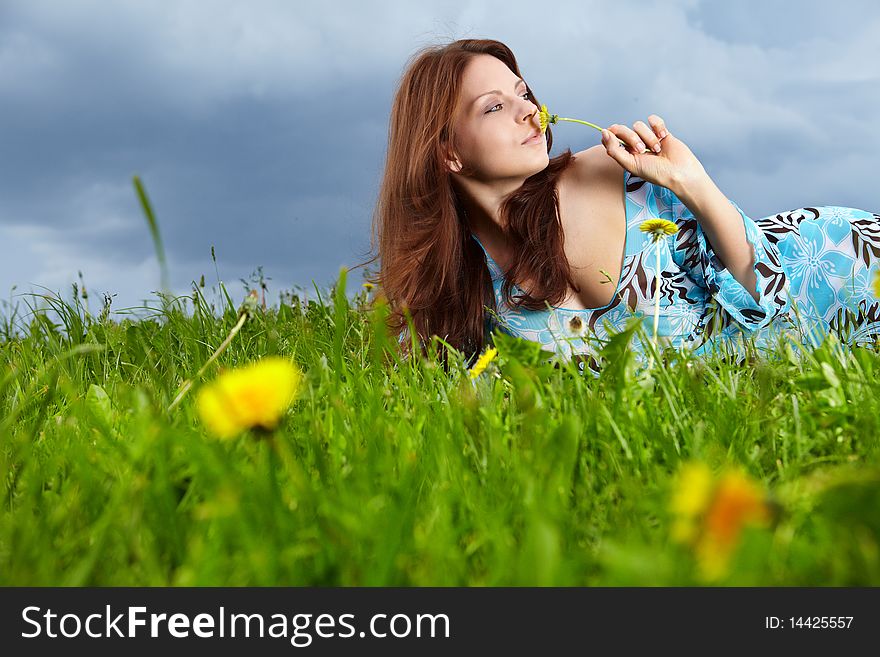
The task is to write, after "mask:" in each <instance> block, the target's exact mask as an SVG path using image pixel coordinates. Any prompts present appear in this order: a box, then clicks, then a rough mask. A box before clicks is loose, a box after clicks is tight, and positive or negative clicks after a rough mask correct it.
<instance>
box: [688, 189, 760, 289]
mask: <svg viewBox="0 0 880 657" xmlns="http://www.w3.org/2000/svg"><path fill="white" fill-rule="evenodd" d="M676 187H679V189H672V192H673V193H674V194H675V195H676V196H677V197H678V198H679V199H681V202H682V203H684V204H685V206H687V208H688V209H689V210H690V211H691V213H692V214H693V215H694V217H695V218H696V219H697V221H698V222H699V224H700V227H701V228H702V229H703V231H704V232H705V233H706V240H707V241H708V242H709V246H710V247H711V248H712V249H713V250H714V251H715V254H716V256H717V257H718V260H720V261H721V264H722V265H723V266H724V267H725V268H726V269H727V271H729V272H730V274H731V275H732V276H733V277H734V278H735V279H736V280H737V281H738V282H739V283H740V285H742V286H743V287H744V288H745V289H746V290H748V292H749V294H751V296H752V298H753V299H754V300H755V301H756V302H757V301H760V295H759V294H758V293H757V291H756V289H755V288H756V284H757V277H756V276H755V252H754V250H753V249H752V246H751V244H750V243H749V241H748V240H747V239H746V231H745V226H744V225H743V221H742V218H741V217H740V214H739V212H738V211H737V209H736V208H735V207H734V206H733V204H732V203H731V202H730V201H729V200H728V198H727V197H726V196H725V195H724V194H722V193H721V190H720V189H718V186H717V185H716V184H715V182H714V181H713V180H712V178H710V177H709V175H708V174H706V175H702V176H700V177H699V178H698V179H697V180H694V181H688V182H686V183H682V184H680V185H676Z"/></svg>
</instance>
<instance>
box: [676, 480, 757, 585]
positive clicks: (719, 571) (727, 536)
mask: <svg viewBox="0 0 880 657" xmlns="http://www.w3.org/2000/svg"><path fill="white" fill-rule="evenodd" d="M670 511H671V512H672V514H673V516H674V520H673V525H672V538H673V540H675V541H677V542H679V543H684V544H686V545H688V546H690V547H691V548H692V549H693V552H694V555H695V556H696V558H697V563H698V564H699V567H700V573H701V575H702V576H703V577H704V578H706V579H709V580H712V579H718V578H719V577H721V576H723V575H724V574H725V572H726V570H727V565H728V562H729V560H730V557H731V556H732V554H733V552H734V551H735V549H736V547H737V545H738V543H739V537H740V534H741V532H742V530H743V529H744V528H745V527H747V526H763V525H766V524H767V522H768V521H769V520H770V518H771V513H770V505H769V504H768V501H767V496H766V494H765V493H764V491H763V490H762V489H761V488H760V486H758V484H756V483H755V482H754V481H753V480H751V479H750V478H748V477H747V476H746V475H744V474H743V473H742V472H740V471H738V470H728V471H726V472H724V473H723V474H722V475H721V476H720V477H719V478H717V479H716V478H715V477H713V475H712V472H711V470H710V469H709V466H707V465H706V464H704V463H690V464H687V465H685V466H683V467H682V469H681V471H680V472H679V475H678V478H677V482H676V490H675V493H674V494H673V496H672V499H671V500H670Z"/></svg>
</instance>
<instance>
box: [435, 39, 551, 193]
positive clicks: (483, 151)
mask: <svg viewBox="0 0 880 657" xmlns="http://www.w3.org/2000/svg"><path fill="white" fill-rule="evenodd" d="M540 130H541V124H540V123H539V122H538V107H537V106H536V105H535V104H534V103H533V102H532V100H531V95H530V94H529V93H528V91H527V87H526V83H525V82H521V81H520V79H519V78H518V77H517V76H516V74H515V73H513V71H511V70H510V69H509V68H507V65H506V64H504V62H502V61H501V60H500V59H497V58H495V57H493V56H492V55H485V54H481V55H476V56H475V57H473V58H472V59H471V61H470V62H468V64H467V66H466V67H465V70H464V75H463V79H462V90H461V96H460V97H459V104H458V110H457V113H456V125H455V132H456V147H457V148H456V151H455V155H456V156H457V158H458V162H453V163H451V167H452V171H454V172H456V173H457V172H458V171H459V170H460V166H459V165H461V164H463V165H466V166H467V167H469V168H471V169H472V170H473V171H474V174H473V178H475V179H477V180H480V181H482V182H492V181H497V180H504V179H510V180H516V181H518V182H519V183H521V182H522V181H523V180H525V179H526V178H528V177H529V176H532V175H534V174H536V173H538V172H539V171H543V170H544V169H546V168H547V165H548V164H549V162H550V156H549V154H548V153H547V136H546V134H542V135H540V136H539V138H538V139H537V140H533V141H531V142H528V143H525V144H524V143H523V142H524V141H525V140H526V139H527V138H528V137H529V136H530V135H532V134H534V133H535V132H539V133H540Z"/></svg>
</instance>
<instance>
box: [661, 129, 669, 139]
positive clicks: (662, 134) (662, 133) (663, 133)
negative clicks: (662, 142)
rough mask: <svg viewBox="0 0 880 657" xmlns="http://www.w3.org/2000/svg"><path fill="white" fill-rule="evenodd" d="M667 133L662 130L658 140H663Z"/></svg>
mask: <svg viewBox="0 0 880 657" xmlns="http://www.w3.org/2000/svg"><path fill="white" fill-rule="evenodd" d="M667 134H668V133H667V132H666V131H665V130H664V131H663V132H661V133H660V139H663V138H664V137H665V136H666V135H667Z"/></svg>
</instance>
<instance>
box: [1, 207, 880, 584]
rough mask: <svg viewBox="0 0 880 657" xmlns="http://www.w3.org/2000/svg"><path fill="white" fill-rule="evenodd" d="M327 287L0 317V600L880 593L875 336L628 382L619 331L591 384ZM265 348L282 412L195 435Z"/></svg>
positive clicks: (73, 302) (365, 294)
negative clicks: (286, 365)
mask: <svg viewBox="0 0 880 657" xmlns="http://www.w3.org/2000/svg"><path fill="white" fill-rule="evenodd" d="M143 202H144V203H145V208H148V207H149V206H148V202H147V201H146V199H145V197H144V199H143ZM150 216H152V215H151V213H150ZM151 225H152V226H155V219H154V218H153V219H151ZM154 239H155V241H156V242H157V248H161V242H160V241H159V240H158V230H157V231H156V232H155V234H154ZM163 261H164V258H163ZM346 287H347V284H346V270H344V269H343V270H342V272H341V273H340V277H339V279H338V280H337V282H336V284H335V285H334V286H332V288H331V289H330V290H328V291H327V292H326V293H321V292H320V291H319V293H318V294H317V295H315V297H316V298H312V299H308V300H306V299H304V298H301V297H300V296H299V295H294V294H288V295H283V296H282V297H281V299H280V302H279V303H277V304H275V303H269V304H267V305H266V306H265V307H263V305H262V304H256V305H254V304H252V305H251V307H250V308H248V309H247V310H246V311H245V310H244V309H242V303H241V302H242V300H240V299H233V298H232V296H233V295H231V294H230V293H229V291H228V290H227V289H226V287H225V285H223V284H222V283H219V282H218V285H216V286H214V287H213V292H214V299H213V300H211V301H209V300H208V298H207V297H206V296H205V294H206V288H204V287H202V286H200V285H199V284H194V285H193V292H192V295H191V296H186V297H180V298H171V297H168V296H165V295H160V299H159V300H160V303H158V304H156V305H155V306H144V307H143V308H142V309H141V312H140V313H139V314H138V315H137V316H136V317H133V318H129V317H125V316H124V315H120V314H118V313H115V315H116V316H114V313H111V312H109V306H108V307H107V308H105V310H104V312H101V313H99V314H98V316H95V315H94V314H92V313H91V312H89V310H88V309H87V307H85V306H84V305H83V303H82V300H81V295H77V294H76V293H75V292H74V294H73V295H72V296H71V298H69V299H67V298H63V297H62V296H60V295H59V294H56V293H47V294H42V295H40V294H32V295H30V297H20V299H24V302H22V301H21V300H19V301H18V302H13V301H10V302H9V303H5V302H4V306H3V307H4V312H3V314H2V316H0V319H2V322H0V324H2V325H0V481H2V486H0V502H2V508H0V584H2V585H5V586H10V585H27V586H48V585H52V586H202V585H206V586H243V585H257V586H263V585H270V586H272V585H285V586H511V585H515V586H519V585H538V586H631V585H637V586H644V585H648V586H655V585H656V586H669V585H673V586H702V585H722V586H743V585H748V586H753V585H760V586H763V585H770V586H877V585H880V458H878V455H880V450H878V434H880V402H878V397H880V395H878V380H880V376H878V374H880V353H878V350H877V348H876V347H846V346H841V344H840V343H839V342H838V341H836V340H835V339H833V337H829V338H828V339H827V340H826V341H825V342H823V343H822V345H821V346H820V347H819V348H817V349H815V350H810V351H808V352H805V353H804V355H795V353H794V351H793V350H791V349H790V348H787V349H786V348H782V347H780V350H779V353H778V354H776V357H775V358H760V359H754V360H750V361H749V362H747V363H746V364H740V365H735V364H732V363H731V362H730V361H729V359H727V360H726V359H723V358H720V357H719V358H715V357H704V358H699V357H693V358H691V357H688V356H687V355H686V354H683V355H681V357H677V358H659V359H658V361H657V362H656V363H655V364H654V365H653V366H652V367H651V368H650V369H649V370H648V371H642V370H638V369H637V368H636V367H635V365H634V361H633V358H632V354H631V348H630V344H631V341H632V340H636V339H639V338H640V335H639V334H641V333H642V332H643V331H642V329H641V328H640V327H638V326H637V325H635V324H634V325H633V327H635V328H631V329H627V331H624V332H623V333H621V334H620V336H618V338H617V339H615V340H612V341H611V342H610V343H609V344H608V345H607V346H606V347H605V349H604V352H603V354H602V355H603V357H604V360H605V362H606V367H605V368H604V369H603V370H602V373H601V375H600V376H599V377H593V376H590V375H584V374H582V373H580V372H579V370H578V368H577V367H576V365H575V364H572V363H567V362H564V361H561V360H559V359H557V358H552V357H549V356H550V354H548V353H545V352H542V351H540V348H539V347H538V346H537V345H535V344H532V343H529V342H526V341H523V340H519V339H516V338H513V337H510V336H507V335H504V334H500V333H496V334H495V336H494V347H495V349H497V354H490V355H489V357H487V358H485V359H483V362H482V363H481V365H480V369H482V371H479V373H476V371H475V370H473V369H471V370H469V369H468V365H469V364H470V363H468V362H466V361H465V359H464V358H463V357H462V356H461V355H460V354H457V353H455V352H453V353H452V356H451V358H450V360H449V364H448V367H447V368H444V367H443V366H442V365H440V364H439V363H438V361H437V359H433V358H430V357H428V358H423V357H414V358H401V357H400V356H399V355H398V353H397V349H396V344H395V340H394V339H393V338H389V337H388V336H387V335H386V333H385V331H384V330H383V328H382V327H383V323H384V319H385V315H386V313H387V307H386V306H385V305H384V304H383V303H372V302H371V300H372V297H373V296H374V294H373V292H372V291H368V290H366V289H363V288H361V289H358V290H357V292H356V293H355V294H352V292H351V291H350V290H349V291H348V292H347V291H346ZM209 291H210V290H209ZM22 305H24V307H22ZM242 319H243V320H244V321H243V323H242ZM237 326H238V327H239V330H238V331H236V332H234V334H233V337H232V339H231V340H229V341H228V343H227V346H226V347H225V348H224V349H223V350H222V352H221V353H220V354H219V355H218V356H217V357H216V358H215V359H214V360H213V361H211V357H212V355H214V354H215V352H216V351H217V349H218V347H220V346H221V345H222V344H223V343H224V340H226V339H227V338H228V337H229V335H230V333H232V332H233V331H234V329H235V328H236V327H237ZM636 329H638V330H636ZM276 355H279V356H282V357H284V358H285V359H288V360H289V361H290V362H292V363H294V364H295V366H296V367H297V368H298V370H299V371H300V372H301V373H302V376H301V380H300V381H299V384H298V387H297V389H296V395H295V398H294V399H293V401H292V402H291V403H290V404H289V406H286V407H285V408H284V411H283V413H282V416H281V418H280V421H279V422H278V424H277V425H276V426H274V427H273V428H271V429H266V428H261V427H255V428H247V429H244V430H242V431H241V432H239V433H237V434H236V435H235V436H232V437H225V438H220V437H217V436H216V435H214V434H213V433H212V432H211V431H210V430H209V428H208V427H207V426H206V423H205V420H204V418H203V416H202V415H201V414H200V412H199V406H198V399H199V393H200V391H201V390H202V389H203V388H204V387H206V386H208V385H210V384H211V383H212V381H214V380H215V379H217V378H218V377H222V376H223V375H224V374H228V373H230V372H232V371H235V370H236V369H238V368H240V367H242V366H245V365H248V364H251V363H255V362H259V361H261V360H262V359H264V358H266V357H268V356H276ZM492 355H494V358H492V357H491V356H492ZM487 361H488V362H487ZM206 364H207V367H205V366H206ZM483 365H485V368H484V369H483V368H482V366H483ZM187 382H189V384H191V388H188V387H187ZM181 392H184V393H185V394H183V396H182V397H180V395H181ZM175 402H176V403H175Z"/></svg>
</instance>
